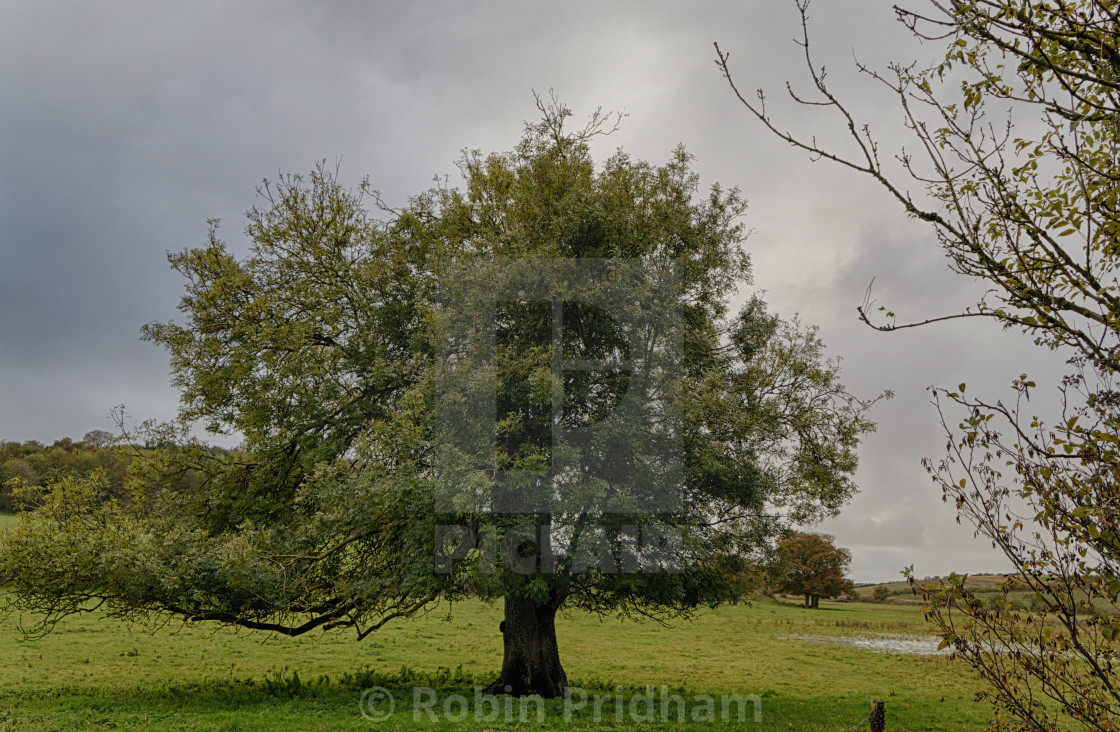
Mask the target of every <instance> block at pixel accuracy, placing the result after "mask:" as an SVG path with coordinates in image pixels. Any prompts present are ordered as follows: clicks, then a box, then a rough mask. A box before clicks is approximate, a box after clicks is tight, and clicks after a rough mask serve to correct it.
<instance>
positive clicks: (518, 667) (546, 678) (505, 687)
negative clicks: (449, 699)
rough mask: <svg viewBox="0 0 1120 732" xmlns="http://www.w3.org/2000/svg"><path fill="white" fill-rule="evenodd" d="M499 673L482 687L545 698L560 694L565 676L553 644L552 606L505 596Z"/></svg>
mask: <svg viewBox="0 0 1120 732" xmlns="http://www.w3.org/2000/svg"><path fill="white" fill-rule="evenodd" d="M502 637H503V641H504V657H503V659H502V673H501V675H500V676H499V677H498V680H497V681H495V682H494V683H493V684H491V685H490V686H489V687H488V688H487V689H486V691H487V692H488V693H491V694H510V695H513V696H528V695H530V694H539V695H540V696H542V697H544V698H545V699H553V698H556V697H561V696H564V694H565V692H566V691H567V689H568V676H567V674H565V673H564V667H563V666H561V665H560V648H559V646H557V644H556V608H555V607H554V606H552V605H542V604H538V603H536V602H534V601H533V600H531V599H529V598H526V597H507V598H506V599H505V622H504V623H502Z"/></svg>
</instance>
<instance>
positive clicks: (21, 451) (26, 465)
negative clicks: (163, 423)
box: [0, 430, 227, 513]
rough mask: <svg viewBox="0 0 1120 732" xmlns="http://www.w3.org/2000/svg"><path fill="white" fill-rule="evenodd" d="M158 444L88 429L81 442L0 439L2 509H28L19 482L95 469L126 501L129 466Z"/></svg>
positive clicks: (190, 476) (45, 481) (190, 477)
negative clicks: (128, 440)
mask: <svg viewBox="0 0 1120 732" xmlns="http://www.w3.org/2000/svg"><path fill="white" fill-rule="evenodd" d="M156 447H157V445H152V444H144V445H134V444H117V441H116V440H114V438H113V435H111V434H110V433H108V432H105V431H104V430H94V431H92V432H87V433H86V434H85V436H83V437H82V439H81V440H80V441H78V442H75V441H74V440H72V439H71V438H69V437H64V438H62V439H61V440H56V441H55V442H54V443H53V444H51V445H44V444H43V443H41V442H38V441H37V440H29V441H27V442H7V441H0V512H6V513H11V512H15V511H20V510H23V509H24V508H27V506H25V505H23V504H22V503H21V502H20V500H19V499H18V498H17V496H16V494H15V493H14V492H13V488H14V487H15V485H17V484H20V483H22V484H24V485H30V486H43V485H49V484H51V483H54V482H56V481H59V480H62V479H63V478H85V477H88V476H89V475H90V474H91V473H93V472H94V471H95V470H100V471H102V472H103V473H104V475H105V477H106V479H107V481H108V489H109V495H110V496H111V497H114V498H120V499H126V500H127V497H128V495H129V489H128V480H129V466H130V465H132V464H133V463H135V462H136V461H137V460H138V459H140V458H142V457H143V456H144V455H146V454H148V453H150V452H151V450H152V449H154V448H156ZM209 450H210V452H212V453H214V454H227V451H226V450H223V449H222V448H218V447H211V448H209ZM200 479H201V478H200V476H198V475H197V474H194V473H191V472H187V473H184V474H183V475H182V476H181V477H180V480H181V481H186V482H191V481H198V480H200Z"/></svg>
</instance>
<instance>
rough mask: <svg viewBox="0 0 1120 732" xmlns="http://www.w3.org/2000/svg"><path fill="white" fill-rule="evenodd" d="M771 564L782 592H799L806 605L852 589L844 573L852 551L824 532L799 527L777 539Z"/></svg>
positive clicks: (813, 604) (795, 593)
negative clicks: (774, 555)
mask: <svg viewBox="0 0 1120 732" xmlns="http://www.w3.org/2000/svg"><path fill="white" fill-rule="evenodd" d="M776 554H777V557H776V561H775V563H774V565H773V567H772V573H773V575H774V580H775V581H776V583H777V586H778V589H779V590H780V591H781V592H788V593H791V594H794V595H802V596H803V597H804V598H805V607H819V606H820V601H821V598H822V597H836V596H838V595H842V594H844V593H845V592H848V591H850V590H851V589H852V587H853V585H852V581H851V580H849V579H848V578H847V577H845V575H846V574H847V573H848V566H849V565H850V564H851V563H852V553H851V552H850V551H848V550H847V549H845V548H843V547H838V546H836V543H835V539H834V538H833V537H831V536H828V535H827V534H815V533H811V532H807V531H798V532H796V533H795V534H793V535H792V536H790V537H788V538H785V539H782V540H781V541H780V542H778V550H777V552H776Z"/></svg>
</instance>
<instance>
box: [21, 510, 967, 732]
mask: <svg viewBox="0 0 1120 732" xmlns="http://www.w3.org/2000/svg"><path fill="white" fill-rule="evenodd" d="M5 521H6V519H5V517H0V526H2V525H3V523H4V522H5ZM500 619H501V610H500V607H498V606H489V605H486V604H484V603H482V602H477V601H476V602H468V603H460V604H455V605H453V606H450V607H449V606H447V605H446V604H443V605H440V606H438V607H435V608H433V609H432V610H431V612H429V613H428V614H427V615H426V616H424V617H422V618H418V619H414V620H411V621H404V622H399V623H396V624H395V625H389V626H386V628H384V629H383V630H382V631H379V632H378V633H375V634H373V635H372V636H370V637H369V638H367V639H366V640H365V641H363V642H360V643H359V642H355V641H354V640H353V635H352V634H348V633H345V632H333V633H327V634H318V635H314V636H311V637H306V636H305V637H301V638H296V639H291V638H281V637H277V636H272V635H267V634H260V633H247V632H240V633H238V632H234V631H232V630H228V629H221V628H215V627H213V626H206V625H189V626H184V625H181V624H178V623H173V624H168V625H164V626H162V627H159V628H147V627H138V626H135V625H132V626H130V625H128V624H125V623H122V622H120V621H115V620H106V619H101V618H99V617H97V616H94V615H90V616H83V617H80V618H71V619H69V620H67V621H65V622H63V623H61V624H60V625H59V626H58V628H57V629H56V630H55V632H54V633H52V634H50V635H48V636H46V637H44V638H41V639H35V640H24V639H22V637H21V635H20V633H19V630H18V626H19V621H20V619H19V618H15V617H8V618H4V619H2V620H0V730H5V731H7V730H71V729H102V728H106V729H107V728H113V729H137V730H139V729H144V730H168V729H178V730H196V729H197V730H280V729H301V730H352V729H353V730H362V729H371V730H372V729H388V730H414V729H445V730H455V729H475V730H484V729H486V730H514V729H517V730H533V729H580V730H591V729H596V730H608V729H641V730H661V729H664V730H677V729H690V730H691V729H744V730H839V731H841V732H842V731H843V730H847V729H848V728H849V727H852V726H853V725H855V724H857V723H858V722H860V721H861V720H862V719H863V718H864V717H866V716H867V713H868V709H869V707H870V702H871V700H872V699H883V700H885V701H886V704H887V719H888V725H887V728H888V729H897V730H956V729H959V730H975V729H981V728H983V726H984V720H985V719H986V717H987V710H986V708H985V707H983V706H981V705H979V704H977V703H975V702H973V701H972V696H973V694H974V692H975V689H976V683H977V682H976V680H975V677H974V676H973V675H972V674H971V672H970V671H969V670H968V669H966V668H965V667H963V666H962V665H960V664H957V663H955V662H953V661H950V660H949V659H948V658H947V657H945V656H943V655H936V654H930V655H918V654H898V653H887V652H883V650H892V649H893V648H894V646H892V644H891V642H889V641H891V639H894V640H899V641H909V642H915V643H919V644H921V643H923V640H922V639H923V636H924V634H925V633H926V631H927V628H926V626H925V625H924V623H923V620H922V618H921V614H920V612H919V611H918V610H917V609H916V608H913V607H904V606H891V605H871V604H862V603H851V604H841V603H836V604H825V605H824V606H822V607H821V608H820V609H818V610H805V609H802V608H800V607H797V606H795V605H793V604H792V603H791V604H784V603H776V602H770V601H763V602H758V603H755V604H754V605H751V606H746V605H739V606H728V607H721V608H719V609H716V610H709V611H705V612H703V613H700V614H698V615H697V617H696V618H695V619H694V620H693V621H692V622H686V621H674V622H673V623H672V624H671V626H670V627H664V626H661V625H658V624H656V623H652V622H644V623H631V622H623V621H619V620H616V619H613V618H604V619H599V618H596V617H594V616H589V615H587V614H583V613H573V614H570V615H569V616H567V617H563V618H562V619H561V620H560V621H559V623H558V633H559V642H560V647H561V653H562V656H563V659H564V664H565V668H566V670H567V672H568V676H569V679H570V682H571V683H572V685H573V686H576V687H579V691H577V693H576V694H575V696H574V702H573V703H570V704H569V706H568V708H567V709H565V705H564V703H563V702H562V701H555V702H547V703H543V704H541V705H540V707H539V709H538V706H537V705H536V704H534V703H530V704H528V705H526V706H525V709H524V712H525V716H526V717H527V720H525V721H521V720H520V719H519V713H520V712H521V711H522V710H521V708H520V706H521V705H520V703H519V702H517V701H514V702H513V703H512V704H511V705H510V706H508V707H507V706H506V705H505V701H504V700H498V701H495V700H494V699H489V700H488V699H486V698H484V697H480V698H476V696H475V690H474V687H475V685H476V684H485V683H487V682H488V681H489V680H490V679H492V678H493V677H494V676H495V675H496V673H497V670H498V668H499V667H500V664H501V636H500V634H499V633H498V622H499V620H500ZM27 620H29V619H28V618H24V621H27ZM865 639H878V640H880V641H882V640H883V639H886V640H887V641H888V642H887V643H886V644H885V645H883V644H882V643H880V645H878V646H876V645H875V644H871V645H867V644H866V643H863V644H862V645H861V643H862V641H863V640H865ZM822 641H825V642H822ZM926 645H928V643H927V644H926ZM903 647H905V644H903ZM372 687H380V688H381V689H383V690H384V694H382V692H380V691H378V692H368V691H367V689H370V688H372ZM619 687H621V692H620V691H619ZM651 692H652V693H651ZM363 694H364V696H363ZM731 694H735V695H738V696H739V697H741V698H742V699H744V700H746V701H742V700H740V701H736V700H735V699H732V698H730V697H727V698H726V700H727V701H728V704H729V717H728V721H727V722H726V723H724V722H722V721H720V717H721V714H722V703H723V701H724V700H725V696H724V695H731ZM379 695H381V696H379ZM388 695H391V697H392V700H393V703H394V710H393V712H392V714H391V715H390V716H388V718H387V719H383V720H380V721H377V722H374V721H370V720H368V719H366V718H365V717H364V716H363V714H362V711H363V707H362V706H360V704H362V703H363V702H364V705H365V706H364V709H365V710H366V712H367V713H372V714H374V715H377V716H383V715H384V714H385V713H386V712H387V711H388V703H389V700H388V698H387V696H388ZM608 695H609V697H610V698H606V697H607V696H608ZM620 696H621V698H622V703H621V704H620V705H616V702H617V701H618V697H620ZM649 697H652V698H649ZM414 699H416V700H418V701H419V702H420V709H419V710H418V713H419V716H418V717H417V714H416V711H417V710H414V708H413V702H414ZM480 701H481V703H480ZM662 701H665V702H666V705H665V709H664V710H662V708H661V706H660V704H661V703H662ZM580 703H583V704H584V705H583V706H582V707H581V706H580ZM476 704H478V705H479V706H477V707H476ZM596 706H597V707H598V711H596ZM576 707H579V708H576ZM740 708H742V709H743V710H744V712H745V713H744V714H743V719H742V721H741V722H740V721H738V718H737V717H738V710H739V709H740ZM756 708H757V710H758V713H759V718H760V721H757V722H756V721H755V719H756V717H755V709H756ZM682 712H683V714H684V717H685V720H684V722H683V724H682V723H681V722H680V721H679V717H678V715H679V714H681V713H682ZM663 713H664V715H665V718H666V721H662V714H663ZM693 715H696V717H697V718H698V719H701V720H706V719H714V720H715V722H714V723H711V722H706V721H701V722H693V721H692V718H693ZM433 716H434V717H435V721H433V719H432V717H433Z"/></svg>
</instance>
